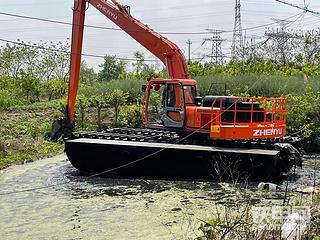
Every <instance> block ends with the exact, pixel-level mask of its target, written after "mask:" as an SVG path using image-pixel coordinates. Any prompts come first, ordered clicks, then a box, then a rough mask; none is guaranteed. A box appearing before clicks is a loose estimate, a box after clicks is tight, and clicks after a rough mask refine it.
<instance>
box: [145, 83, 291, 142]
mask: <svg viewBox="0 0 320 240" xmlns="http://www.w3.org/2000/svg"><path fill="white" fill-rule="evenodd" d="M166 83H170V84H172V83H176V86H181V89H182V92H183V94H184V96H183V97H182V96H180V95H179V94H176V99H177V102H179V103H177V104H176V107H180V106H179V105H181V106H184V112H185V115H184V116H185V117H184V124H183V126H182V127H181V130H183V131H188V132H193V131H197V132H199V133H207V134H208V135H209V138H211V139H269V138H281V137H284V136H285V135H286V99H285V98H265V97H261V98H255V97H232V96H217V97H215V99H214V100H213V101H212V103H211V105H210V106H203V105H201V104H196V103H186V102H185V101H186V98H187V97H186V92H185V91H183V90H184V87H183V86H194V87H196V81H195V80H190V79H188V80H184V79H170V80H167V79H151V80H149V82H148V84H147V87H146V93H145V101H144V107H143V113H142V114H143V122H144V124H145V126H147V127H156V128H163V127H162V126H159V125H157V124H152V123H150V122H149V120H148V109H149V97H150V92H151V91H152V90H153V89H154V87H153V86H155V85H157V84H166ZM176 92H179V91H176ZM225 99H228V100H229V102H231V103H230V104H229V105H227V106H226V105H225V104H224V100H225ZM230 100H231V101H230ZM181 101H182V102H183V103H184V104H181ZM243 106H245V109H244V108H243ZM170 114H171V115H170ZM170 114H168V117H169V118H172V120H175V121H180V120H181V117H180V116H179V114H178V111H177V112H175V113H174V114H172V113H170ZM164 127H165V126H164Z"/></svg>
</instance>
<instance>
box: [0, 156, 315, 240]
mask: <svg viewBox="0 0 320 240" xmlns="http://www.w3.org/2000/svg"><path fill="white" fill-rule="evenodd" d="M315 159H316V160H317V161H318V162H320V158H315ZM319 165H320V164H318V168H317V169H318V170H319V167H320V166H319ZM313 168H314V158H309V159H307V161H306V162H305V168H304V169H303V170H300V169H297V177H295V178H292V179H291V180H289V187H290V188H296V187H306V186H312V185H313V176H314V175H313V173H314V171H313ZM256 185H257V183H250V184H249V186H245V187H243V186H237V187H235V186H234V185H231V184H226V183H221V184H219V183H213V182H211V183H210V182H192V181H164V180H145V179H139V180H135V179H112V178H98V177H96V178H88V177H85V176H80V175H79V173H78V171H77V170H75V169H74V168H73V167H72V166H71V165H70V163H69V162H68V161H67V159H66V156H65V155H59V156H56V157H54V158H50V159H43V160H39V161H36V162H33V163H28V164H25V165H20V166H12V167H10V168H7V169H5V170H3V171H0V194H1V193H11V194H6V195H0V229H1V230H0V234H1V236H0V239H194V238H195V237H197V236H200V235H201V232H200V231H199V230H198V228H199V226H200V224H201V223H202V220H204V221H206V220H209V219H210V218H212V216H213V213H214V212H216V211H217V209H218V208H220V207H221V206H228V205H232V204H234V203H235V202H241V201H242V202H243V204H246V203H248V204H250V205H254V204H260V203H262V202H265V201H272V202H274V203H278V204H281V202H282V197H283V193H268V192H259V191H257V190H256ZM281 187H282V188H284V187H285V182H283V183H282V185H281ZM30 188H38V189H36V190H34V191H26V192H20V193H15V194H14V193H12V192H15V191H21V190H25V189H30Z"/></svg>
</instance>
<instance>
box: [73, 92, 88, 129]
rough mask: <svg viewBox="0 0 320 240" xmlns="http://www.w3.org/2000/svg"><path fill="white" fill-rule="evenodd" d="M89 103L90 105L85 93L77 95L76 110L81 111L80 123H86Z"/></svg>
mask: <svg viewBox="0 0 320 240" xmlns="http://www.w3.org/2000/svg"><path fill="white" fill-rule="evenodd" d="M89 105H90V101H89V99H88V98H87V97H86V96H85V95H84V94H79V95H78V96H77V101H76V106H75V108H76V112H78V113H79V122H80V125H83V124H84V118H85V112H86V109H87V108H88V107H89Z"/></svg>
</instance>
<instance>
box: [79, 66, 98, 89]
mask: <svg viewBox="0 0 320 240" xmlns="http://www.w3.org/2000/svg"><path fill="white" fill-rule="evenodd" d="M97 79H98V75H97V73H96V72H95V70H94V69H93V68H92V67H89V66H88V65H87V64H86V62H84V61H82V63H81V66H80V82H81V83H85V84H92V83H94V82H96V81H97Z"/></svg>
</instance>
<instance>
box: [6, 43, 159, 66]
mask: <svg viewBox="0 0 320 240" xmlns="http://www.w3.org/2000/svg"><path fill="white" fill-rule="evenodd" d="M0 41H1V42H6V43H12V44H16V45H21V46H26V47H32V48H37V49H42V50H46V51H53V52H61V53H68V54H71V52H69V51H64V50H61V49H55V48H49V47H43V46H37V45H36V44H30V43H25V42H23V41H21V42H17V41H12V40H7V39H3V38H0ZM81 55H82V56H85V57H95V58H104V57H105V56H103V55H95V54H88V53H82V54H81ZM115 58H116V59H118V60H124V61H137V59H135V58H121V57H115ZM145 61H146V62H155V61H157V60H155V59H145Z"/></svg>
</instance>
